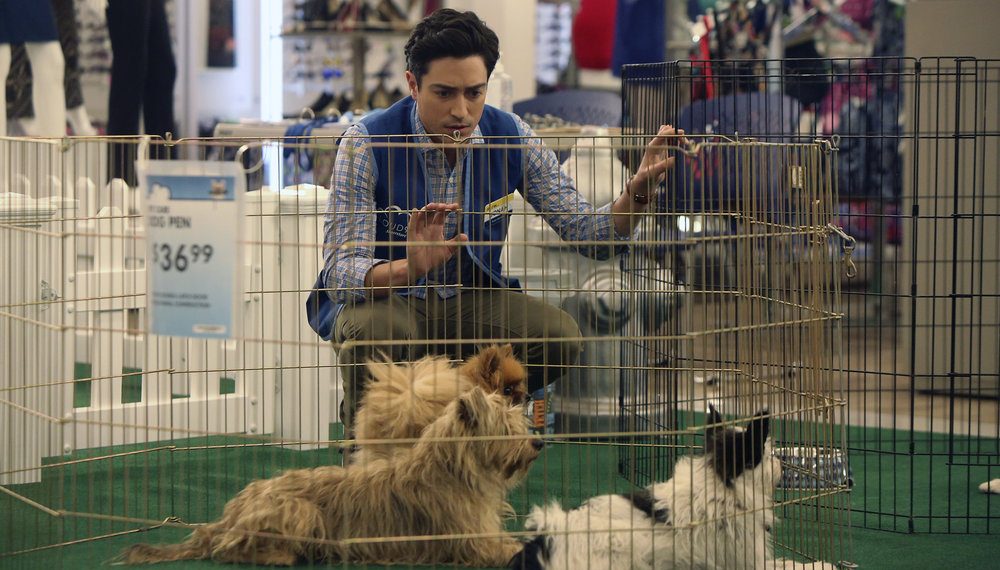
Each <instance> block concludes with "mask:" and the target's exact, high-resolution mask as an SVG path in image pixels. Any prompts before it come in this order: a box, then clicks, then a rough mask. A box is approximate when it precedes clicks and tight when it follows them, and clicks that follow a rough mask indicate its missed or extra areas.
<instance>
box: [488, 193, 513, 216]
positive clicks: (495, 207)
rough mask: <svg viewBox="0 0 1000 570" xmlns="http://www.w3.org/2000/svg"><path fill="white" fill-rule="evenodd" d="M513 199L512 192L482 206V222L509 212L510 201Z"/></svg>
mask: <svg viewBox="0 0 1000 570" xmlns="http://www.w3.org/2000/svg"><path fill="white" fill-rule="evenodd" d="M513 199H514V194H507V195H506V196H504V197H503V198H500V199H499V200H494V201H492V202H490V203H489V204H486V206H485V207H484V208H483V222H489V221H491V220H493V219H495V218H498V217H500V216H502V215H504V214H509V213H510V212H511V208H510V202H511V200H513Z"/></svg>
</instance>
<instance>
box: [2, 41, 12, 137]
mask: <svg viewBox="0 0 1000 570" xmlns="http://www.w3.org/2000/svg"><path fill="white" fill-rule="evenodd" d="M8 71H10V44H0V137H3V136H7V72H8Z"/></svg>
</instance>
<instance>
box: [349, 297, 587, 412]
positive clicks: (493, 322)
mask: <svg viewBox="0 0 1000 570" xmlns="http://www.w3.org/2000/svg"><path fill="white" fill-rule="evenodd" d="M333 334H334V341H335V342H337V343H340V344H341V349H340V352H339V353H338V358H339V360H340V367H341V372H342V376H343V378H344V402H343V404H342V406H341V418H342V421H343V422H344V425H345V426H350V425H351V418H352V417H353V415H354V410H355V409H356V407H357V405H358V402H359V401H360V400H361V396H362V395H363V393H364V387H365V384H366V383H367V381H368V376H367V370H366V369H365V366H364V365H365V361H366V360H367V359H369V358H372V357H373V356H376V355H378V354H379V353H385V354H386V355H388V356H390V357H391V358H392V359H393V360H394V361H397V362H398V361H412V360H416V359H418V358H420V357H422V356H425V355H427V354H446V355H448V356H451V357H452V358H465V357H466V356H468V355H471V354H474V353H475V352H476V351H477V350H478V349H479V347H480V345H482V344H489V343H490V342H493V340H494V339H497V340H502V339H510V342H511V343H512V344H513V345H514V352H515V354H516V355H517V357H518V358H520V359H521V361H522V362H524V363H525V364H527V366H528V374H529V377H528V389H529V391H530V392H533V391H535V390H537V389H538V388H541V387H542V386H545V385H546V384H547V383H549V382H552V381H555V380H558V379H559V378H560V377H562V376H563V375H564V374H565V372H566V368H564V365H567V364H569V365H572V364H575V363H576V361H577V357H578V356H579V354H580V350H581V346H582V343H581V342H580V341H579V340H567V341H563V340H561V339H565V338H572V339H579V337H580V336H581V333H580V327H579V326H578V325H577V324H576V321H574V320H573V317H571V316H570V315H569V314H567V313H566V312H565V311H563V310H561V309H559V308H557V307H555V306H553V305H550V304H549V303H546V302H545V301H542V300H541V299H538V298H536V297H531V296H529V295H526V294H524V293H521V292H518V291H512V290H507V289H487V290H482V289H479V290H475V291H467V292H463V293H461V294H459V295H457V296H455V297H452V298H450V299H441V298H439V297H438V296H437V295H436V294H434V293H433V292H432V293H431V294H429V295H428V298H427V299H426V300H423V299H417V298H412V297H400V296H398V295H390V296H389V297H387V298H384V299H378V300H374V301H366V302H363V303H355V304H351V305H347V306H345V307H344V309H343V310H342V311H341V313H340V314H339V315H338V316H337V322H336V325H335V327H334V333H333ZM427 340H433V341H454V342H447V343H444V344H442V343H426V342H421V341H427ZM386 341H389V342H386Z"/></svg>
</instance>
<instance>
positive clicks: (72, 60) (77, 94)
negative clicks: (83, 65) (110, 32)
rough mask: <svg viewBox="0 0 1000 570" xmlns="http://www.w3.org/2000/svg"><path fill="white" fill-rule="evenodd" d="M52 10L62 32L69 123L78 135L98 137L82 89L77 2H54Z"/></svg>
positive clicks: (60, 32) (60, 36) (60, 40)
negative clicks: (74, 3) (85, 104)
mask: <svg viewBox="0 0 1000 570" xmlns="http://www.w3.org/2000/svg"><path fill="white" fill-rule="evenodd" d="M52 9H53V11H54V13H55V17H56V30H57V31H58V32H59V45H60V46H61V47H62V52H63V58H64V59H65V60H66V72H65V74H64V78H63V82H64V85H65V87H66V120H67V121H68V122H69V126H70V129H72V131H73V134H74V135H78V136H92V135H96V134H97V129H95V128H94V124H93V122H92V121H91V120H90V116H89V115H88V114H87V108H86V107H85V106H84V102H83V89H82V88H81V87H80V73H81V72H80V33H79V30H78V29H77V26H78V23H77V20H76V9H75V7H74V5H73V0H52Z"/></svg>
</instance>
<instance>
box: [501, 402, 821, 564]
mask: <svg viewBox="0 0 1000 570" xmlns="http://www.w3.org/2000/svg"><path fill="white" fill-rule="evenodd" d="M708 421H709V424H710V425H708V427H707V428H706V431H705V453H704V454H703V455H701V456H697V457H683V458H681V459H680V460H678V462H677V464H676V466H675V467H674V476H673V478H672V479H670V480H668V481H665V482H662V483H654V484H652V485H650V486H649V487H646V488H645V489H641V490H638V491H636V492H634V493H632V494H630V495H601V496H598V497H593V498H591V499H588V500H587V501H586V502H585V503H584V504H582V505H581V506H580V507H578V508H576V509H573V510H571V511H565V510H563V508H562V507H561V506H560V505H559V503H558V502H553V503H551V504H549V505H548V506H546V507H544V508H543V507H537V506H536V507H534V508H533V509H532V511H531V513H530V514H529V515H528V520H527V522H526V523H525V528H526V529H527V530H531V531H536V532H537V533H538V535H537V536H536V537H535V538H534V539H533V540H531V541H530V542H528V543H526V544H525V547H524V550H522V551H521V553H520V554H518V555H517V556H515V557H514V558H513V559H512V560H511V568H517V569H536V568H548V569H556V570H583V569H586V568H600V569H602V570H618V569H621V570H627V569H653V568H697V569H727V570H728V569H741V570H742V569H750V568H754V569H756V568H760V569H763V568H783V569H784V568H810V569H813V570H826V569H832V568H835V567H834V566H833V565H831V564H827V563H815V564H803V563H798V562H794V561H791V560H775V559H774V557H773V554H772V549H771V537H770V530H771V527H772V525H773V524H774V487H775V485H776V484H777V482H778V480H779V479H780V477H781V464H780V462H779V461H778V460H777V459H776V458H774V457H772V455H771V442H770V440H769V439H768V431H769V425H770V421H769V414H768V412H767V411H766V410H764V411H761V412H758V413H757V415H755V416H754V417H753V419H751V421H750V422H749V424H747V425H746V427H745V428H743V429H740V428H733V427H726V426H723V425H720V424H721V423H722V422H723V419H722V416H721V415H719V413H718V412H717V411H716V410H715V408H714V407H712V406H709V416H708Z"/></svg>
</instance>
